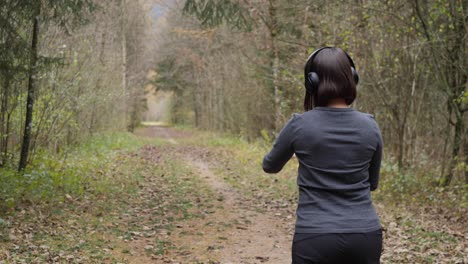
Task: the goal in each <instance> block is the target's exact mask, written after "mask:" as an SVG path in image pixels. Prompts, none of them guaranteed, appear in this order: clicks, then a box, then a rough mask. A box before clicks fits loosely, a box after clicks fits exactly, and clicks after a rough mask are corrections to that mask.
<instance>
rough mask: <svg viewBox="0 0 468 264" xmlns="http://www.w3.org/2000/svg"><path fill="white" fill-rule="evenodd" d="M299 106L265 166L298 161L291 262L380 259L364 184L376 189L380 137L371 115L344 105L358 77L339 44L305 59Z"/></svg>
mask: <svg viewBox="0 0 468 264" xmlns="http://www.w3.org/2000/svg"><path fill="white" fill-rule="evenodd" d="M304 75H305V86H306V96H305V99H304V108H305V113H303V114H294V115H293V117H292V118H291V119H290V120H289V121H288V122H287V124H286V125H285V126H284V128H283V129H282V131H281V132H280V134H279V135H278V138H277V139H276V141H275V144H274V145H273V148H272V150H271V151H270V152H269V153H268V154H267V155H266V156H265V157H264V159H263V170H264V171H265V172H267V173H277V172H279V171H280V170H281V169H282V168H283V166H284V165H285V164H286V162H288V160H289V159H290V158H291V157H292V155H293V154H296V157H297V159H298V161H299V170H298V173H299V175H298V178H297V184H298V186H299V202H298V207H297V211H296V215H297V219H296V227H295V234H294V239H293V246H292V262H293V264H299V263H340V264H341V263H356V264H358V263H359V264H367V263H380V254H381V251H382V231H381V225H380V221H379V218H378V216H377V213H376V211H375V209H374V206H373V205H372V200H371V196H370V191H373V190H375V189H376V188H377V184H378V181H379V170H380V162H381V158H382V137H381V134H380V130H379V127H378V126H377V123H376V122H375V120H374V119H373V117H372V115H369V114H365V113H361V112H359V111H356V110H354V109H353V108H350V105H351V103H352V102H353V101H354V99H355V98H356V85H357V82H358V81H359V78H358V75H357V72H356V70H355V68H354V63H353V61H352V59H351V58H350V57H349V56H348V55H347V54H346V53H345V52H344V51H343V50H341V49H339V48H332V47H325V48H321V49H319V50H316V51H315V52H314V53H312V55H311V56H310V57H309V59H308V61H307V63H306V65H305V72H304Z"/></svg>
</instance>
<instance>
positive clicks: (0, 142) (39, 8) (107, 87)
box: [0, 0, 154, 170]
mask: <svg viewBox="0 0 468 264" xmlns="http://www.w3.org/2000/svg"><path fill="white" fill-rule="evenodd" d="M121 7H122V5H121V4H120V3H118V2H116V1H112V0H109V1H107V0H106V1H94V0H84V1H74V0H65V1H57V0H44V1H10V0H4V1H2V5H1V6H0V167H4V166H13V164H14V163H16V162H18V163H17V164H18V169H19V170H24V169H25V168H26V165H27V163H28V161H31V160H32V159H33V158H34V155H35V153H36V152H37V151H39V150H41V149H50V150H55V151H61V150H62V149H63V146H65V145H69V144H75V143H78V142H80V141H81V140H83V139H84V138H86V137H87V136H89V135H92V134H93V133H95V132H99V131H103V130H109V129H111V130H115V129H122V128H127V127H129V128H131V127H134V126H135V123H136V122H138V121H136V122H135V121H133V120H138V117H139V114H140V113H141V111H142V105H144V102H142V100H141V94H143V92H144V91H143V89H144V82H145V80H146V73H147V72H148V71H149V69H150V67H149V66H150V65H152V60H153V58H154V56H153V54H151V55H150V54H149V53H150V52H152V49H150V48H148V47H142V44H138V43H141V42H142V39H144V38H148V36H147V35H148V30H151V24H150V23H151V21H150V15H151V13H150V8H151V6H150V5H148V1H144V0H139V1H133V2H132V5H129V6H127V7H126V8H127V9H128V10H127V12H129V13H131V15H132V18H131V19H128V20H125V21H124V23H127V22H128V21H130V22H132V21H140V22H139V23H129V24H125V25H124V26H125V27H122V20H121V16H120V13H121V10H122V9H121ZM137 14H138V15H137ZM132 19H133V20H132ZM122 28H124V31H122ZM123 35H126V36H127V38H128V37H130V38H132V39H130V40H129V41H127V44H126V45H127V46H132V45H135V43H136V44H138V45H140V46H139V47H135V48H132V47H133V46H132V47H130V48H129V49H131V51H132V53H131V54H129V55H128V56H124V55H123V54H122V45H121V43H122V42H121V41H120V39H122V36H123ZM133 39H134V40H133ZM126 48H128V47H126ZM142 58H144V59H142ZM124 59H125V60H133V61H137V60H139V62H138V63H136V62H130V65H131V66H135V65H137V66H138V65H139V67H138V68H135V69H134V72H138V75H136V74H133V72H128V71H127V70H123V69H122V61H123V60H124ZM126 63H128V62H126ZM132 63H133V64H132ZM123 74H126V75H127V76H130V77H129V78H130V80H131V81H129V83H128V86H127V87H124V88H125V89H126V91H125V92H124V91H122V87H121V82H120V80H121V78H119V77H120V76H122V75H123ZM137 96H139V97H138V98H139V99H138V100H137V99H135V98H136V97H137ZM127 105H128V109H132V118H128V119H127V115H128V116H130V114H129V113H127V112H126V109H127ZM133 109H136V110H133ZM130 121H132V122H130ZM130 123H131V124H130Z"/></svg>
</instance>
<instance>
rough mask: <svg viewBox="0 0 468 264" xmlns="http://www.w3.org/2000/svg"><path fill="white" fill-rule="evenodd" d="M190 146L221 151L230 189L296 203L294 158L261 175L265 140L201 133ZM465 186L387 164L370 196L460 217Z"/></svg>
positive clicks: (466, 200) (467, 202) (466, 202)
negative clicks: (273, 172)
mask: <svg viewBox="0 0 468 264" xmlns="http://www.w3.org/2000/svg"><path fill="white" fill-rule="evenodd" d="M193 144H197V145H202V146H208V147H217V148H223V149H224V150H225V153H227V154H226V155H224V157H223V158H222V162H223V165H222V167H220V168H219V172H220V173H222V172H223V171H224V170H225V169H227V172H223V173H224V174H228V176H227V177H225V178H226V180H227V181H229V182H230V183H231V184H232V185H233V186H235V187H238V188H239V189H242V190H243V192H245V193H246V194H247V195H250V196H252V197H258V196H265V197H266V198H269V199H287V200H295V199H296V197H297V185H296V178H297V166H298V162H297V159H296V158H295V157H294V156H293V158H292V159H291V160H290V161H289V162H288V164H286V166H285V167H284V168H283V170H282V171H281V172H280V173H278V174H277V175H271V174H266V173H264V172H263V171H262V165H261V163H262V159H263V156H264V155H265V154H266V153H267V152H268V151H269V150H270V148H271V143H270V142H267V141H266V140H265V139H259V140H257V141H255V142H248V141H247V140H245V139H243V138H240V137H234V136H228V135H222V136H219V134H218V135H216V134H213V133H209V132H206V133H201V134H199V136H198V138H196V139H195V140H194V142H193ZM467 189H468V186H467V185H464V184H463V183H461V182H460V181H454V183H453V184H452V185H450V186H448V187H440V186H439V185H438V181H437V176H436V174H435V173H431V171H430V170H422V169H418V168H411V169H407V170H405V171H399V170H398V169H397V166H396V165H394V164H392V163H391V161H389V160H384V161H383V164H382V167H381V176H380V183H379V188H378V189H377V191H375V192H373V193H372V195H373V198H374V199H375V200H376V201H379V202H381V203H384V204H387V205H393V206H400V207H401V206H402V205H405V206H407V207H421V206H423V207H438V208H444V209H451V210H452V212H453V213H455V214H463V213H464V212H466V209H467V208H468V194H467Z"/></svg>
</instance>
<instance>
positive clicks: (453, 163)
mask: <svg viewBox="0 0 468 264" xmlns="http://www.w3.org/2000/svg"><path fill="white" fill-rule="evenodd" d="M456 116H457V120H456V121H455V133H454V135H453V147H452V155H451V157H450V165H449V167H448V170H447V174H446V175H445V176H444V177H443V178H442V182H441V184H442V185H443V186H448V185H450V183H451V182H452V179H453V174H454V172H455V168H456V167H457V161H458V153H459V152H460V145H461V139H462V133H463V113H462V114H460V115H456Z"/></svg>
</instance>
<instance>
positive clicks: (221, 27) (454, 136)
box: [156, 0, 468, 185]
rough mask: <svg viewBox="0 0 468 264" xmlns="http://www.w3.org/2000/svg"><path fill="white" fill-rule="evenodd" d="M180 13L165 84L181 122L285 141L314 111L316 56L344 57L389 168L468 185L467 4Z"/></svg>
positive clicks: (191, 8)
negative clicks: (310, 89) (310, 88)
mask: <svg viewBox="0 0 468 264" xmlns="http://www.w3.org/2000/svg"><path fill="white" fill-rule="evenodd" d="M177 3H178V4H179V5H181V6H183V8H180V9H179V10H173V11H172V12H171V13H170V14H168V15H167V19H168V26H167V31H166V34H165V35H164V36H165V37H166V38H167V40H166V42H165V43H166V44H165V46H164V47H163V49H162V50H161V54H162V57H161V59H160V63H159V64H158V66H157V75H158V76H159V79H158V82H157V83H156V86H157V89H165V90H174V91H176V94H177V99H176V100H182V101H183V104H181V105H177V107H176V108H175V109H176V110H177V113H178V114H177V115H178V116H179V118H177V122H185V123H192V124H195V125H196V126H198V127H200V128H205V129H218V130H222V131H229V132H233V133H241V134H243V135H244V136H246V137H248V138H255V137H258V136H260V135H263V136H266V135H267V134H268V133H266V134H265V132H271V131H278V129H279V127H280V126H281V124H282V123H283V122H284V121H285V120H287V119H288V118H289V116H290V114H291V113H292V112H300V111H302V109H301V106H302V96H303V93H304V90H303V75H302V74H303V73H302V70H303V65H304V63H305V60H306V58H307V56H308V54H309V53H310V52H311V51H312V50H314V49H315V48H318V47H321V46H324V45H331V46H340V47H342V48H344V49H345V50H347V51H349V53H350V54H351V56H353V58H354V60H355V62H356V64H357V68H358V71H359V72H360V75H361V80H362V82H361V84H360V85H359V87H358V89H359V96H358V99H357V101H356V103H355V107H356V108H358V109H359V110H362V111H366V112H371V113H373V114H374V115H375V116H376V118H377V120H378V122H379V124H380V126H381V128H382V130H383V135H384V141H385V142H386V153H387V161H390V162H394V163H395V164H396V165H398V167H399V169H400V170H405V169H407V168H412V167H418V168H421V169H423V170H424V171H427V173H432V174H435V176H434V178H435V179H434V182H438V183H440V184H442V185H448V184H450V182H451V181H452V178H453V175H455V174H459V175H461V174H463V173H464V175H465V176H464V177H465V182H468V176H467V169H466V162H467V158H466V157H467V155H466V151H467V150H466V149H468V147H467V143H466V142H467V140H466V134H467V133H466V130H467V128H466V115H465V114H464V113H465V112H466V110H467V108H468V106H467V101H468V100H467V98H468V96H467V94H468V92H467V74H468V71H467V70H466V69H468V65H467V58H468V54H467V41H466V39H467V34H468V30H467V25H468V23H467V14H468V13H467V2H466V1H458V0H437V1H435V0H434V1H433V0H424V1H423V0H411V1H403V0H399V1H369V0H350V1H306V0H288V1H285V0H260V1H251V0H228V1H225V0H223V1H218V0H210V1H198V0H187V1H177ZM181 11H183V12H181ZM181 13H183V14H185V16H181ZM168 62H170V63H169V64H168ZM169 76H172V77H173V78H169ZM175 80H179V81H175ZM463 146H464V147H463ZM464 148H465V150H464ZM434 160H437V161H438V162H433V161H434Z"/></svg>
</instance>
